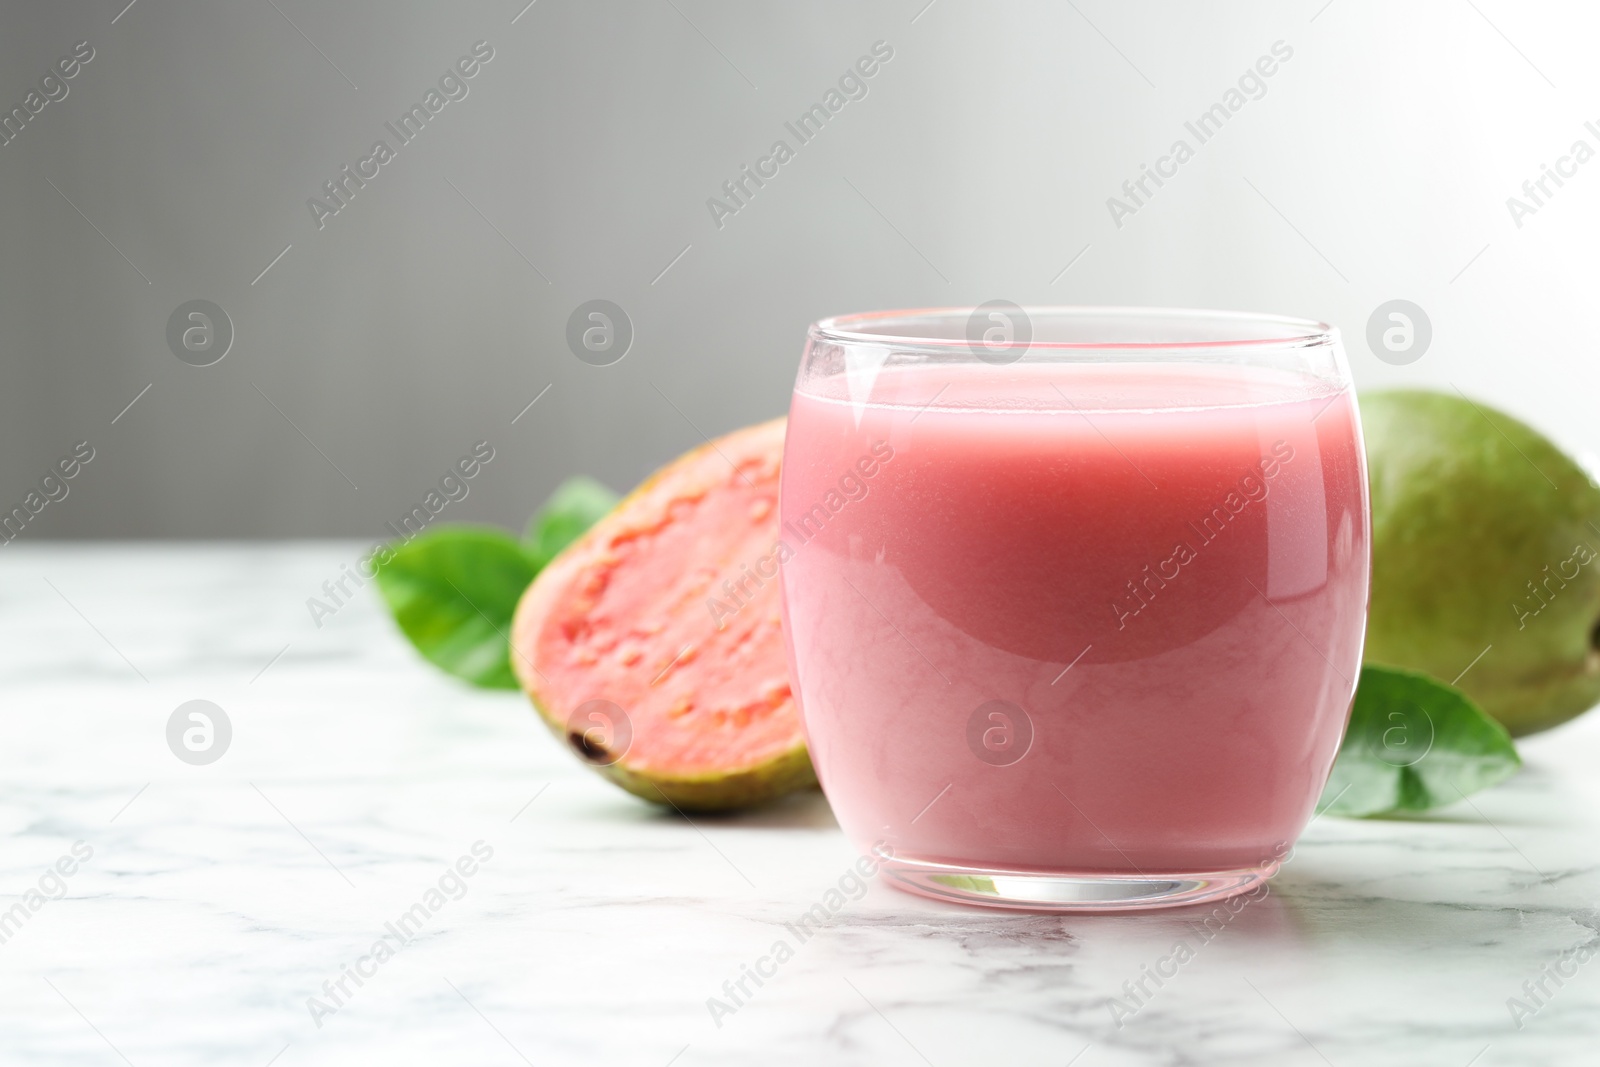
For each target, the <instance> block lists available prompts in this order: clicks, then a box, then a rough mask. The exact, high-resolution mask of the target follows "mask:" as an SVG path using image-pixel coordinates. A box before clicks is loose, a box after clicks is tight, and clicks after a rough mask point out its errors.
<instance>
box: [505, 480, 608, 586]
mask: <svg viewBox="0 0 1600 1067" xmlns="http://www.w3.org/2000/svg"><path fill="white" fill-rule="evenodd" d="M618 499H619V498H618V496H617V494H616V493H614V492H612V491H611V490H610V489H608V488H607V487H605V486H603V485H601V484H600V483H599V482H597V481H595V480H594V479H593V478H585V477H582V476H579V477H577V478H568V479H567V480H566V481H564V482H562V483H561V485H560V486H559V487H558V488H557V489H556V491H555V492H554V493H551V494H550V499H549V500H547V501H545V505H544V507H542V508H540V509H539V510H538V512H537V513H536V514H535V515H534V516H533V518H532V519H530V520H528V530H527V533H525V534H524V535H523V541H524V543H526V545H527V546H528V551H529V553H531V554H532V556H533V559H534V561H535V562H536V563H537V564H538V566H539V567H540V568H541V569H542V568H543V567H544V565H545V564H547V563H549V562H550V561H551V560H553V559H555V558H556V556H557V555H559V554H560V552H561V550H562V549H563V548H566V547H567V546H568V545H570V544H571V543H572V542H573V541H576V540H577V539H578V537H579V536H580V535H581V534H582V533H583V532H584V531H585V530H587V529H588V528H589V527H591V526H593V525H594V524H595V523H596V522H598V521H599V520H600V518H601V517H602V516H603V515H605V514H606V513H607V512H609V511H610V510H611V509H612V508H614V507H616V506H617V500H618Z"/></svg>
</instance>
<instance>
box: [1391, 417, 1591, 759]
mask: <svg viewBox="0 0 1600 1067" xmlns="http://www.w3.org/2000/svg"><path fill="white" fill-rule="evenodd" d="M1360 405H1361V422H1362V426H1363V430H1364V433H1365V437H1366V448H1367V464H1368V474H1369V478H1370V481H1371V489H1372V594H1371V606H1370V614H1369V616H1368V620H1367V643H1366V651H1365V654H1364V659H1365V661H1366V662H1368V663H1374V664H1382V665H1386V666H1393V667H1406V668H1410V669H1412V670H1419V671H1423V672H1426V673H1427V674H1431V675H1433V676H1434V677H1435V678H1438V679H1439V680H1441V681H1445V682H1450V681H1452V680H1454V679H1457V678H1458V677H1459V681H1456V682H1455V684H1456V686H1457V687H1458V688H1460V689H1461V690H1463V691H1464V692H1465V693H1466V694H1467V695H1468V696H1470V697H1471V698H1472V699H1473V700H1475V701H1476V702H1477V703H1478V705H1479V706H1480V707H1482V708H1483V710H1484V711H1486V712H1488V713H1489V714H1490V715H1492V716H1494V717H1495V718H1496V719H1498V720H1499V721H1500V722H1501V723H1502V724H1503V725H1504V726H1505V727H1506V729H1507V730H1509V731H1510V732H1511V734H1512V735H1513V736H1523V735H1526V734H1531V733H1535V732H1537V731H1539V730H1547V729H1549V728H1550V727H1552V726H1556V725H1559V724H1560V723H1563V722H1566V721H1567V720H1568V719H1571V718H1573V717H1574V716H1576V715H1579V714H1581V713H1582V712H1584V711H1587V710H1588V709H1589V708H1591V707H1593V706H1594V705H1595V704H1596V703H1600V651H1597V649H1596V642H1597V639H1600V634H1597V620H1600V488H1597V487H1596V486H1595V484H1594V482H1593V481H1592V480H1591V478H1590V477H1589V475H1588V474H1586V473H1585V472H1584V471H1583V470H1582V469H1581V468H1580V467H1579V466H1578V465H1577V464H1576V463H1574V462H1573V461H1572V460H1571V459H1570V458H1569V457H1568V456H1567V455H1566V454H1565V453H1563V452H1562V451H1561V450H1560V449H1559V448H1557V447H1556V446H1555V445H1554V444H1553V443H1551V442H1550V441H1549V440H1548V439H1546V438H1545V437H1544V436H1543V435H1541V434H1539V433H1538V432H1537V431H1535V430H1533V429H1532V428H1530V427H1528V426H1527V425H1525V424H1523V423H1521V422H1519V421H1517V420H1516V419H1514V418H1512V417H1511V416H1509V415H1506V414H1503V413H1501V412H1499V411H1495V410H1494V409H1493V408H1490V407H1488V406H1487V405H1485V404H1481V403H1477V402H1475V401H1469V400H1467V399H1465V398H1464V397H1462V396H1459V395H1455V394H1450V393H1436V392H1430V391H1424V390H1395V391H1386V392H1376V393H1365V394H1363V395H1362V396H1361V400H1360ZM1585 559H1587V560H1588V562H1581V561H1583V560H1585ZM1546 568H1548V569H1546ZM1574 571H1576V573H1574ZM1530 582H1531V583H1533V586H1532V588H1530V586H1529V583H1530ZM1535 590H1537V592H1535ZM1486 647H1487V648H1488V651H1487V652H1484V649H1485V648H1486ZM1480 653H1482V654H1483V655H1482V658H1481V659H1478V658H1477V657H1478V656H1479V654H1480ZM1475 659H1476V660H1477V662H1476V663H1474V662H1473V661H1474V660H1475ZM1469 665H1470V669H1468V667H1469ZM1463 671H1465V674H1463V673H1462V672H1463Z"/></svg>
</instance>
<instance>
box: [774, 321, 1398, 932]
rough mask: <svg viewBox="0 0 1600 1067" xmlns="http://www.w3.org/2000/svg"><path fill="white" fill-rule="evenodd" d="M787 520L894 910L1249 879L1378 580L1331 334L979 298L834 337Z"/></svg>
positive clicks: (839, 775)
mask: <svg viewBox="0 0 1600 1067" xmlns="http://www.w3.org/2000/svg"><path fill="white" fill-rule="evenodd" d="M780 511H781V516H780V518H781V526H782V534H781V537H782V540H781V542H780V552H781V553H782V555H781V557H780V558H782V559H783V560H784V562H783V567H782V592H783V612H784V625H785V633H786V636H787V640H788V645H789V657H790V669H791V677H792V680H793V683H794V688H795V693H796V696H797V698H798V700H799V703H800V708H801V714H802V717H803V720H804V724H805V730H806V736H807V740H808V743H809V745H810V749H811V757H812V760H813V762H814V763H815V765H816V769H817V774H818V777H819V779H820V780H821V783H822V787H823V790H824V791H825V792H826V794H827V796H828V799H829V801H830V802H831V804H832V806H833V810H834V812H835V814H836V816H837V818H838V820H839V824H840V826H841V827H843V829H844V831H845V833H846V834H847V835H848V836H849V837H850V838H851V840H852V842H853V843H854V844H855V845H856V846H857V847H858V848H860V849H861V850H862V851H869V850H870V851H872V852H874V853H875V854H876V855H877V856H879V857H881V858H882V859H883V863H882V867H881V868H880V869H881V870H882V871H883V873H884V875H885V877H887V878H888V879H889V880H890V881H891V882H892V883H893V884H895V885H897V886H898V887H900V888H903V889H907V890H910V891H913V892H917V893H922V894H925V895H928V896H933V897H939V898H944V899H948V900H955V901H962V902H966V903H972V904H982V905H991V906H997V907H1018V908H1026V909H1031V910H1063V911H1068V910H1096V911H1098V910H1128V909H1139V908H1151V907H1162V906H1171V905H1179V904H1192V903H1198V902H1201V901H1207V900H1214V899H1219V898H1222V897H1226V896H1230V895H1233V894H1236V893H1242V892H1245V891H1247V890H1250V889H1251V888H1252V887H1255V886H1257V885H1259V884H1260V883H1261V882H1263V881H1264V880H1265V879H1267V878H1269V877H1270V876H1271V875H1272V874H1273V873H1274V872H1275V871H1276V869H1277V867H1278V865H1279V864H1280V863H1281V861H1282V860H1283V858H1284V857H1285V855H1286V854H1287V853H1288V851H1289V849H1290V847H1291V846H1292V844H1293V842H1294V840H1295V838H1296V837H1297V836H1298V834H1299V833H1300V831H1301V830H1302V829H1303V828H1304V827H1305V825H1306V823H1307V821H1308V820H1309V819H1310V817H1311V815H1312V813H1313V810H1314V808H1315V805H1316V803H1317V799H1318V796H1319V794H1320V793H1321V791H1322V788H1323V785H1324V783H1325V781H1326V779H1327V776H1328V771H1329V768H1330V766H1331V765H1332V763H1333V758H1334V755H1335V753H1336V751H1337V749H1338V746H1339V741H1340V738H1341V736H1342V734H1343V730H1344V727H1345V723H1346V720H1347V717H1348V714H1349V708H1350V703H1351V700H1352V697H1353V696H1354V691H1355V683H1356V676H1357V673H1358V671H1359V669H1360V663H1361V646H1362V638H1363V633H1364V630H1365V622H1366V606H1367V584H1368V573H1369V570H1370V560H1369V541H1370V536H1369V528H1368V505H1367V475H1366V462H1365V456H1364V453H1363V449H1362V443H1361V427H1360V422H1359V418H1358V414H1357V410H1356V404H1355V400H1354V397H1353V393H1352V389H1351V384H1350V374H1349V368H1348V366H1347V364H1346V362H1345V358H1344V353H1343V350H1342V347H1341V345H1340V341H1339V336H1338V332H1337V331H1336V330H1334V329H1333V328H1331V327H1329V326H1327V325H1324V324H1321V323H1317V322H1309V321H1301V320H1296V319H1289V318H1281V317H1275V316H1267V315H1246V314H1234V313H1224V312H1214V311H1184V310H1170V309H1148V308H1056V307H1051V308H1020V307H1017V306H1016V305H1012V304H1006V303H1004V302H1000V301H996V302H993V303H992V304H989V305H984V306H982V307H978V308H959V309H929V310H913V311H890V312H878V313H872V314H862V315H850V316H845V317H841V318H833V319H826V320H823V321H821V322H818V323H816V324H815V325H813V326H812V327H811V329H810V332H809V336H808V339H807V344H806V348H805V354H804V357H803V359H802V361H801V365H800V373H799V377H798V379H797V381H796V383H795V390H794V398H793V403H792V406H791V408H790V414H789V424H788V434H787V439H786V443H785V447H784V457H783V473H782V486H781V493H780Z"/></svg>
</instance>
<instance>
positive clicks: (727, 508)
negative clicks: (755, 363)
mask: <svg viewBox="0 0 1600 1067" xmlns="http://www.w3.org/2000/svg"><path fill="white" fill-rule="evenodd" d="M783 431H784V420H783V419H776V420H773V421H772V422H765V423H762V424H760V425H758V426H751V427H749V428H747V429H743V430H738V431H736V432H734V433H731V434H728V435H727V436H725V437H720V438H718V439H717V440H715V441H711V442H709V443H707V444H706V445H704V446H702V447H700V448H697V449H695V450H694V451H692V452H690V453H688V454H687V455H684V456H681V457H680V458H678V459H676V460H674V461H673V462H672V463H669V464H668V465H667V466H665V467H663V468H662V469H661V470H659V471H657V472H656V473H655V474H654V475H652V476H651V477H650V478H649V479H647V480H646V481H645V482H644V484H643V485H641V486H639V488H637V489H635V490H634V491H633V493H632V494H630V495H629V496H628V497H626V498H625V499H624V500H623V501H622V502H621V503H620V504H618V505H617V507H616V509H615V510H614V511H612V512H611V513H610V514H609V515H607V516H606V517H605V518H603V519H601V520H600V521H599V522H598V523H596V524H595V525H594V526H593V527H591V528H590V529H589V531H588V532H587V533H585V534H584V535H583V536H582V537H580V538H579V539H578V540H576V541H574V542H573V543H572V544H571V545H569V546H568V547H567V548H566V550H565V551H563V552H562V553H561V554H560V555H559V556H557V557H556V559H555V560H554V561H552V562H551V563H550V565H549V566H548V567H546V568H545V569H544V571H543V572H541V573H540V575H539V577H538V578H536V579H535V580H534V582H533V584H532V585H530V586H529V587H528V590H527V592H526V593H524V594H523V596H522V600H521V602H520V603H519V604H518V605H517V614H516V618H515V620H514V622H513V624H512V632H511V664H512V667H513V668H514V669H515V671H516V674H517V678H518V680H519V681H520V682H521V683H522V688H523V689H524V690H526V691H527V693H528V696H529V697H530V698H531V699H532V700H533V705H534V707H535V708H536V709H537V710H538V712H539V715H540V717H541V718H543V719H544V722H545V724H546V725H547V726H549V727H550V729H551V731H552V732H554V733H555V735H556V736H557V737H558V738H560V739H561V740H562V741H563V742H564V743H565V744H567V745H568V746H569V747H570V748H571V749H572V750H573V751H574V752H575V753H577V755H578V757H579V758H580V759H582V760H583V761H584V762H585V763H587V764H589V766H591V767H593V768H594V769H595V770H597V771H598V772H599V773H601V774H603V775H605V776H606V777H607V778H609V779H611V781H613V782H615V783H616V784H617V785H620V786H621V787H622V788H624V789H626V790H628V791H629V792H630V793H634V794H637V795H638V796H641V797H643V798H644V799H646V800H650V801H654V802H656V803H658V804H671V805H673V806H675V807H678V808H681V809H684V810H698V811H714V810H723V809H729V808H740V807H747V806H749V805H752V804H758V803H761V802H763V801H766V800H771V799H773V798H775V797H779V796H782V795H783V794H785V793H790V792H794V791H795V790H797V789H803V788H806V787H809V786H814V785H816V775H815V773H814V772H813V771H812V769H811V760H810V758H809V757H808V756H807V754H806V747H805V741H804V738H803V736H802V734H801V728H800V715H799V710H798V709H797V708H796V707H795V702H794V697H793V696H792V694H791V693H790V690H789V665H788V661H787V658H786V654H785V651H784V643H783V629H782V622H781V620H780V617H779V610H778V578H777V566H776V562H775V561H776V546H777V541H778V468H779V462H780V460H781V458H782V454H783ZM763 572H770V574H764V573H763ZM724 583H727V584H726V585H725V584H724Z"/></svg>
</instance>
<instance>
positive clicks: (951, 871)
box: [880, 856, 1276, 912]
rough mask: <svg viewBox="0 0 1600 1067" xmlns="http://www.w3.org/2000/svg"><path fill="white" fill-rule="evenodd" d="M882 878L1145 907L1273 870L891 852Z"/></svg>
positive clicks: (925, 887)
mask: <svg viewBox="0 0 1600 1067" xmlns="http://www.w3.org/2000/svg"><path fill="white" fill-rule="evenodd" d="M880 871H881V873H882V876H883V878H884V879H885V880H887V881H888V883H889V884H890V885H892V886H894V887H895V888H896V889H902V890H905V891H906V892H909V893H916V894H918V895H919V896H924V897H933V898H934V899H936V900H948V901H952V902H954V903H957V904H975V905H978V906H979V907H985V908H1011V909H1014V910H1019V911H1049V912H1114V911H1144V910H1147V909H1152V908H1178V907H1182V906H1184V905H1186V904H1205V903H1208V902H1210V901H1214V900H1223V899H1225V898H1227V897H1231V896H1236V895H1237V894H1239V893H1244V892H1248V891H1249V890H1250V889H1252V888H1254V887H1255V886H1258V885H1260V884H1261V883H1262V882H1265V881H1266V880H1267V879H1268V878H1271V877H1272V875H1273V874H1274V873H1276V868H1275V866H1274V867H1242V868H1240V869H1238V870H1233V871H1208V872H1201V873H1196V872H1193V871H1185V872H1183V873H1181V874H1162V873H1156V872H1152V873H1134V874H1104V873H1099V874H1085V873H1081V872H1080V873H1072V872H1067V871H1060V872H1056V871H1006V870H985V869H981V868H977V867H960V866H953V865H950V864H943V863H929V862H926V861H922V860H912V859H905V858H903V857H900V856H896V857H894V858H893V859H888V860H885V861H884V862H883V866H882V867H881V868H880Z"/></svg>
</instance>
